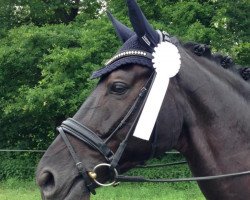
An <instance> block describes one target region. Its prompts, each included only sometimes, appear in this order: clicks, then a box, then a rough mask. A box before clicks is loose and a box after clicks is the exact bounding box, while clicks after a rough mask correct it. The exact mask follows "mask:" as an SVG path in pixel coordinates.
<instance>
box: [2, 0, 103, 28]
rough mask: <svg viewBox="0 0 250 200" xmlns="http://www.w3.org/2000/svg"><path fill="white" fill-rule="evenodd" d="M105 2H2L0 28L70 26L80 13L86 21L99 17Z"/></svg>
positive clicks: (95, 0)
mask: <svg viewBox="0 0 250 200" xmlns="http://www.w3.org/2000/svg"><path fill="white" fill-rule="evenodd" d="M102 5H103V1H99V0H57V1H50V0H0V20H1V21H0V28H1V29H7V30H8V29H11V28H13V27H18V26H21V25H25V24H30V23H32V24H34V25H37V26H42V25H44V24H59V23H65V24H68V23H69V22H71V21H74V20H75V18H76V16H77V15H78V14H79V13H82V15H84V16H85V19H86V20H87V19H94V18H96V17H97V16H98V15H99V12H100V9H101V8H102Z"/></svg>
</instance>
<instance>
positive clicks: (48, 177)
mask: <svg viewBox="0 0 250 200" xmlns="http://www.w3.org/2000/svg"><path fill="white" fill-rule="evenodd" d="M37 183H38V185H39V186H40V187H41V189H42V190H43V192H51V191H52V190H53V189H54V187H55V179H54V176H53V174H52V173H51V172H48V171H45V172H41V173H40V175H39V177H38V179H37Z"/></svg>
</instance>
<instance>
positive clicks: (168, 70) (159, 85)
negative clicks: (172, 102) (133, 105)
mask: <svg viewBox="0 0 250 200" xmlns="http://www.w3.org/2000/svg"><path fill="white" fill-rule="evenodd" d="M154 51H155V52H154V53H153V57H154V58H153V60H152V62H153V66H154V68H155V71H156V73H157V74H156V77H155V80H154V83H153V86H152V88H151V90H150V93H149V95H148V98H147V101H146V103H145V106H144V108H143V111H142V113H141V116H140V119H139V121H138V123H137V125H136V128H135V131H134V134H133V136H135V137H137V138H140V139H143V140H149V139H150V136H151V133H152V131H153V128H154V125H155V122H156V120H157V117H158V114H159V111H160V109H161V105H162V102H163V99H164V96H165V94H166V91H167V88H168V83H169V79H170V78H171V77H174V76H175V75H176V74H177V73H178V72H179V69H180V66H181V60H180V57H181V56H180V53H179V51H178V49H177V47H176V46H175V45H174V44H172V43H170V42H162V43H160V44H158V46H157V47H155V48H154Z"/></svg>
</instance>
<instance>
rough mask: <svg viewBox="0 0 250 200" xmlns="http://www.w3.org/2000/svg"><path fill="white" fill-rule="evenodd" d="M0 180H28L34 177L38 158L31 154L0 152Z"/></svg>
mask: <svg viewBox="0 0 250 200" xmlns="http://www.w3.org/2000/svg"><path fill="white" fill-rule="evenodd" d="M0 158H1V162H0V180H5V179H9V178H11V177H15V178H17V179H20V180H21V179H30V178H32V177H34V174H35V166H36V163H37V162H38V161H39V159H40V156H38V155H34V154H31V153H13V152H10V153H3V152H0Z"/></svg>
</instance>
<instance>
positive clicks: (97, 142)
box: [57, 71, 250, 194]
mask: <svg viewBox="0 0 250 200" xmlns="http://www.w3.org/2000/svg"><path fill="white" fill-rule="evenodd" d="M155 74H156V73H155V71H153V73H152V74H151V76H150V78H149V79H148V81H147V82H146V84H145V85H144V86H143V87H142V88H141V90H140V93H139V94H138V96H137V98H136V100H135V101H134V103H133V104H132V106H131V107H130V109H129V110H128V112H127V113H126V114H125V116H124V117H123V118H122V120H121V121H120V123H119V124H118V126H117V127H116V128H115V129H114V131H112V133H111V134H109V136H108V138H107V139H106V140H102V139H101V138H100V137H99V136H98V135H97V134H95V133H94V132H93V131H92V130H90V129H89V128H87V127H86V126H85V125H83V124H81V123H79V122H78V121H76V120H74V119H73V118H68V119H67V120H65V121H64V122H63V123H62V125H61V126H60V127H58V128H57V130H58V131H59V133H60V135H61V136H62V139H63V140H64V142H65V144H66V146H67V148H68V150H69V152H70V154H71V156H72V158H73V160H74V162H75V165H76V167H77V169H78V172H79V174H80V175H81V176H82V177H83V179H84V181H85V184H86V187H87V189H88V190H89V192H91V193H92V194H96V192H95V188H96V186H97V185H99V186H112V185H116V184H117V183H118V182H184V181H189V182H190V181H206V180H215V179H222V178H228V177H235V176H242V175H249V174H250V171H243V172H237V173H230V174H222V175H215V176H204V177H190V178H177V179H147V178H144V177H141V176H137V177H135V176H122V175H119V173H118V171H119V170H118V168H119V166H118V162H119V160H120V158H121V156H122V155H123V152H124V150H125V148H126V146H127V144H128V141H129V139H130V138H131V136H132V134H133V130H134V128H135V126H136V124H137V121H138V119H139V117H140V113H141V111H142V109H143V106H144V104H145V102H146V100H147V95H148V93H149V91H150V88H151V86H152V84H153V82H154V78H155ZM132 115H135V117H134V120H133V122H132V125H131V126H130V129H129V131H128V133H127V135H126V137H125V139H124V140H123V141H122V142H121V143H120V145H119V147H118V149H117V150H116V152H115V153H114V152H113V151H112V150H111V149H110V148H109V147H108V145H107V143H108V142H109V141H110V139H111V138H112V137H113V136H114V135H115V134H116V133H117V132H118V130H120V129H121V128H122V127H123V126H124V125H125V124H126V122H127V121H128V119H129V118H131V116H132ZM66 133H68V134H70V135H72V136H74V137H76V138H78V139H79V140H81V141H83V142H84V143H86V144H88V145H89V146H90V147H92V148H94V149H95V150H97V151H98V152H99V153H100V154H101V155H102V156H103V157H104V158H105V160H106V163H101V164H98V165H96V166H95V167H94V168H93V169H86V168H85V166H86V165H85V164H84V163H83V162H82V161H81V160H80V159H79V157H78V155H77V153H76V152H75V150H74V148H73V146H72V145H71V143H70V141H69V139H68V137H67V136H66ZM152 146H154V145H152ZM153 151H154V149H153ZM100 168H108V169H109V172H110V174H112V180H110V183H100V182H99V181H98V180H97V171H98V170H99V169H100Z"/></svg>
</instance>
